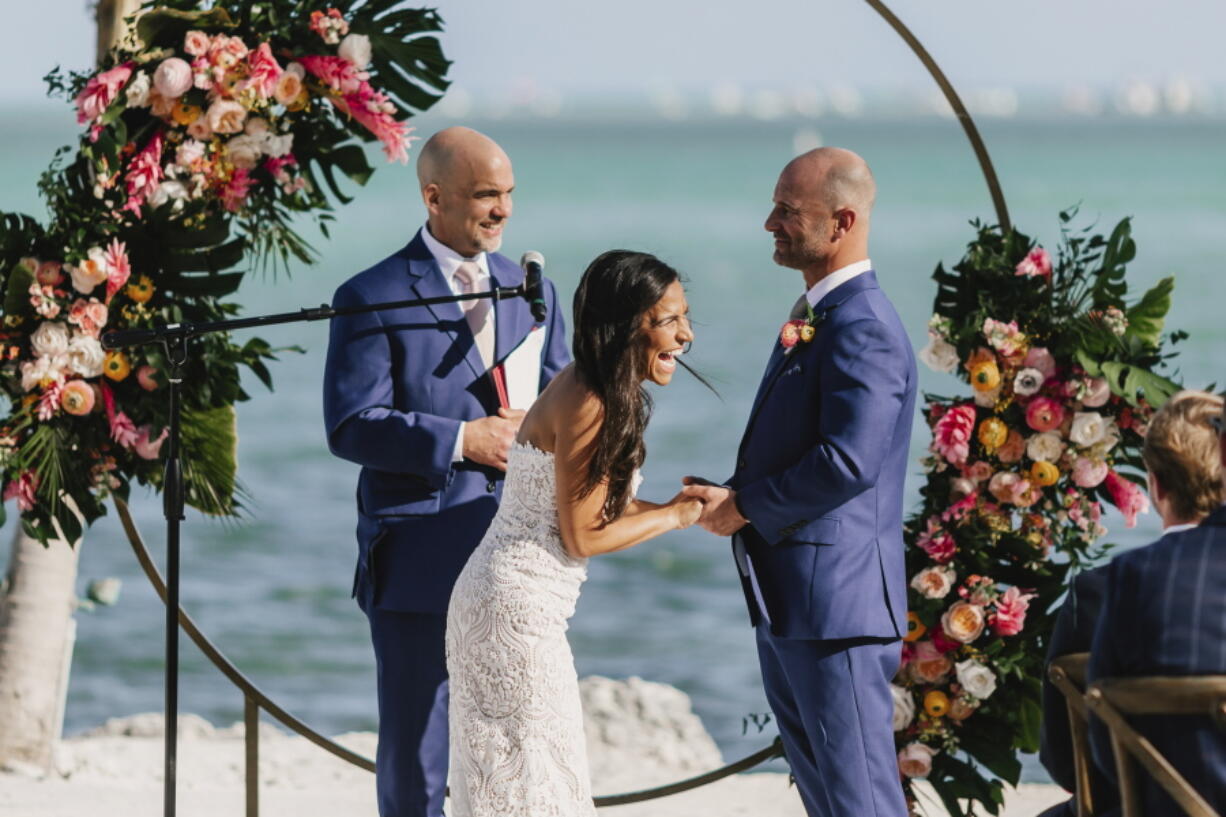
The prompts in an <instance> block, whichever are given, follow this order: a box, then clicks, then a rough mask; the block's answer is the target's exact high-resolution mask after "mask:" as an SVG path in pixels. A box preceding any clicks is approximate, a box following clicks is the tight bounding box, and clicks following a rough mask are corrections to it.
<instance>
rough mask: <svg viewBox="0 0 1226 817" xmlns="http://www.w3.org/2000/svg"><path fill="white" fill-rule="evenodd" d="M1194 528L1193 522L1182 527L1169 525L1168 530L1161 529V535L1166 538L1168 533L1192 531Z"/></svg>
mask: <svg viewBox="0 0 1226 817" xmlns="http://www.w3.org/2000/svg"><path fill="white" fill-rule="evenodd" d="M1194 527H1196V523H1195V522H1185V523H1184V524H1182V525H1171V526H1170V527H1169V528H1163V529H1162V535H1163V536H1166V535H1167V534H1168V533H1179V532H1180V531H1181V530H1192V528H1194Z"/></svg>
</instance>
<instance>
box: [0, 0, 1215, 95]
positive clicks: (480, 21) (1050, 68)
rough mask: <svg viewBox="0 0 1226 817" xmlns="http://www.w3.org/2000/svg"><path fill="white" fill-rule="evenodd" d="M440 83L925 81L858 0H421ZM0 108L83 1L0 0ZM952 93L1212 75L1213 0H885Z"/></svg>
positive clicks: (490, 88) (67, 52)
mask: <svg viewBox="0 0 1226 817" xmlns="http://www.w3.org/2000/svg"><path fill="white" fill-rule="evenodd" d="M434 5H435V6H436V7H437V8H438V10H439V12H440V14H441V15H442V16H443V18H444V20H445V21H446V24H447V29H446V32H445V34H444V36H443V40H444V48H445V50H446V52H447V54H448V55H449V56H450V57H452V58H453V59H454V60H455V65H454V66H453V69H452V79H453V80H454V82H455V84H456V86H457V87H458V88H462V89H463V90H464V92H466V93H470V94H473V95H475V96H477V97H481V98H486V97H490V96H499V95H516V94H518V95H520V96H523V95H525V94H527V95H532V94H539V93H542V92H545V93H556V94H560V95H565V96H566V97H567V98H568V99H574V98H576V97H578V98H585V99H591V100H600V99H606V98H614V97H631V96H635V95H640V96H641V95H643V94H645V93H647V94H650V93H653V92H657V93H658V92H660V91H661V89H665V90H669V89H676V90H678V91H680V92H686V93H688V92H704V91H705V90H706V89H710V88H713V87H717V86H719V85H721V84H724V85H727V84H730V83H731V84H736V85H739V86H742V87H746V88H750V89H752V88H754V87H778V88H782V89H794V88H802V87H808V86H821V87H829V86H850V87H855V88H860V89H869V90H871V89H890V88H919V87H925V88H926V87H931V81H930V80H928V79H927V77H926V76H925V74H924V73H923V71H922V68H921V66H920V64H919V63H918V61H917V60H916V59H915V57H914V56H913V55H912V54H911V53H910V51H909V50H908V49H907V48H906V46H905V45H904V44H903V42H902V41H901V40H900V39H899V38H898V37H897V36H896V35H895V34H894V33H893V31H892V30H890V28H889V27H888V26H887V25H886V23H885V22H884V21H883V20H882V19H880V18H879V17H878V16H877V14H876V13H875V12H874V11H873V10H872V9H871V8H870V7H869V6H868V5H867V4H866V3H865V2H863V0H754V2H752V3H745V2H736V3H733V2H729V1H728V0H725V2H718V0H716V2H712V1H711V0H707V2H698V0H617V1H616V2H592V1H591V0H588V1H587V2H584V0H512V1H511V2H496V0H437V2H436V3H435V4H434ZM4 6H5V21H6V24H7V25H6V29H7V30H8V32H9V37H8V41H7V42H6V44H5V48H4V49H0V77H2V78H3V79H2V80H0V106H4V105H10V106H11V105H13V104H29V103H37V102H38V101H39V100H40V99H42V98H43V96H44V86H43V83H42V80H41V77H42V76H43V75H44V74H45V73H46V72H47V71H48V70H49V69H50V68H52V67H53V66H54V65H56V64H63V65H64V66H66V67H76V68H82V67H86V66H88V65H89V64H90V62H91V59H92V54H93V37H94V22H93V16H92V2H91V1H90V0H37V2H17V0H4ZM890 6H891V8H892V9H893V10H894V12H895V13H896V14H898V16H899V17H901V18H902V20H903V21H904V22H905V23H907V24H908V25H909V26H910V27H911V28H912V29H913V30H914V31H915V32H916V34H917V35H918V37H919V39H920V41H921V42H923V43H924V44H925V46H926V47H927V48H928V49H929V50H930V51H931V52H932V53H933V55H934V56H935V57H936V59H937V61H938V63H939V64H940V65H941V67H942V68H943V69H944V70H945V72H946V73H947V74H948V75H949V76H950V78H951V79H952V80H953V82H954V84H955V86H956V87H958V88H959V89H968V90H973V89H975V88H990V87H998V86H1000V87H1014V88H1020V89H1029V88H1038V89H1049V90H1054V91H1057V92H1058V91H1059V90H1060V89H1064V88H1068V87H1069V86H1078V85H1085V86H1090V87H1097V88H1111V87H1117V86H1119V85H1120V84H1122V83H1126V82H1129V81H1143V82H1150V83H1159V84H1160V83H1165V82H1169V81H1171V80H1172V79H1176V78H1185V79H1188V80H1191V81H1193V82H1196V83H1203V84H1204V85H1206V86H1211V87H1221V86H1226V60H1222V59H1221V58H1220V56H1219V55H1220V53H1221V43H1220V37H1221V34H1222V32H1223V31H1224V30H1226V3H1222V2H1219V0H1165V1H1164V2H1161V3H1155V2H1139V1H1138V0H1011V1H1010V2H1003V1H1002V0H890Z"/></svg>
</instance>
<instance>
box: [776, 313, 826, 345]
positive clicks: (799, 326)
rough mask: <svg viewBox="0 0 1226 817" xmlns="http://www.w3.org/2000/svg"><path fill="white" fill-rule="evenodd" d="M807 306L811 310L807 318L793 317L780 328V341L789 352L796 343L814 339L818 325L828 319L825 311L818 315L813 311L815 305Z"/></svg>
mask: <svg viewBox="0 0 1226 817" xmlns="http://www.w3.org/2000/svg"><path fill="white" fill-rule="evenodd" d="M805 308H806V309H808V310H809V316H808V317H807V318H793V319H792V320H790V321H788V322H787V323H785V324H784V325H783V328H782V329H780V330H779V343H780V345H782V346H783V348H784V349H785V350H787V351H789V352H790V351H791V350H792V347H794V346H795V345H796V344H798V343H808V342H809V341H811V340H813V337H814V336H815V335H816V334H817V327H819V326H821V325H822V321H824V320H825V319H826V313H825V312H823V313H822V314H821V315H817V314H815V313H814V312H813V307H811V306H806V307H805Z"/></svg>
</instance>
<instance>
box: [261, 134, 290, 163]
mask: <svg viewBox="0 0 1226 817" xmlns="http://www.w3.org/2000/svg"><path fill="white" fill-rule="evenodd" d="M293 147H294V134H292V133H283V134H281V135H280V136H277V135H275V134H273V133H269V134H267V135H266V136H265V137H264V152H265V153H267V154H268V155H269V156H275V157H276V158H280V157H282V156H284V155H285V154H287V153H289V152H290V151H291V150H293Z"/></svg>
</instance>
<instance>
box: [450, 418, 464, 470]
mask: <svg viewBox="0 0 1226 817" xmlns="http://www.w3.org/2000/svg"><path fill="white" fill-rule="evenodd" d="M466 425H468V424H467V423H460V430H459V431H457V432H456V435H455V446H454V447H453V448H452V449H451V462H452V464H453V465H454V464H455V463H457V462H463V461H464V427H465V426H466Z"/></svg>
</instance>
